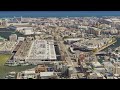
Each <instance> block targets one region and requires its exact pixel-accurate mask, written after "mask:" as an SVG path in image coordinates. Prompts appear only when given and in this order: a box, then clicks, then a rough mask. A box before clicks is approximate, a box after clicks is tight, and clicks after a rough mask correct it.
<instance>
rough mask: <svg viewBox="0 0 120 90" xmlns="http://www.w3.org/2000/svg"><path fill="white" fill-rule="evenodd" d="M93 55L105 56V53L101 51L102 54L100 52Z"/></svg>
mask: <svg viewBox="0 0 120 90" xmlns="http://www.w3.org/2000/svg"><path fill="white" fill-rule="evenodd" d="M95 54H96V55H107V53H106V52H104V51H103V52H102V51H101V52H97V53H95Z"/></svg>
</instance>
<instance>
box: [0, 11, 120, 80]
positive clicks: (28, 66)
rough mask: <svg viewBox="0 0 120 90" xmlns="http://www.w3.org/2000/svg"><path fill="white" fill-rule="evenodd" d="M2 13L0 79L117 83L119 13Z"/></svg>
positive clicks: (119, 59)
mask: <svg viewBox="0 0 120 90" xmlns="http://www.w3.org/2000/svg"><path fill="white" fill-rule="evenodd" d="M113 12H114V11H111V12H110V11H106V12H102V11H85V12H83V11H77V12H74V11H69V12H67V11H66V12H65V11H64V12H62V11H48V12H47V11H46V12H43V11H38V12H34V11H31V12H30V11H29V12H27V11H26V12H25V11H23V12H22V11H21V12H20V11H16V12H15V11H14V12H13V11H8V12H7V11H6V12H2V11H1V12H0V79H120V12H116V11H115V12H114V13H113Z"/></svg>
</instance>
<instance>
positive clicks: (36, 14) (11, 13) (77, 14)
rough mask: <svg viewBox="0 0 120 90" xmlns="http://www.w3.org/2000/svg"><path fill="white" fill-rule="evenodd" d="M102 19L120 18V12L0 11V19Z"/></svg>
mask: <svg viewBox="0 0 120 90" xmlns="http://www.w3.org/2000/svg"><path fill="white" fill-rule="evenodd" d="M14 16H15V17H21V16H22V17H91V16H92V17H93V16H95V17H102V16H120V11H0V18H12V17H14Z"/></svg>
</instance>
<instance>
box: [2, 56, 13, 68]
mask: <svg viewBox="0 0 120 90" xmlns="http://www.w3.org/2000/svg"><path fill="white" fill-rule="evenodd" d="M10 56H11V55H6V54H0V66H3V65H4V64H5V62H6V61H7V60H8V59H9V58H10Z"/></svg>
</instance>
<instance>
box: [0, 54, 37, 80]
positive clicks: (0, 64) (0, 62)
mask: <svg viewBox="0 0 120 90" xmlns="http://www.w3.org/2000/svg"><path fill="white" fill-rule="evenodd" d="M10 56H11V55H2V54H0V79H2V78H4V77H5V76H6V75H7V74H8V73H9V72H12V71H15V72H20V71H23V70H26V69H31V68H33V67H35V66H16V67H9V66H4V64H5V62H6V61H7V60H8V59H9V58H10Z"/></svg>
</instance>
